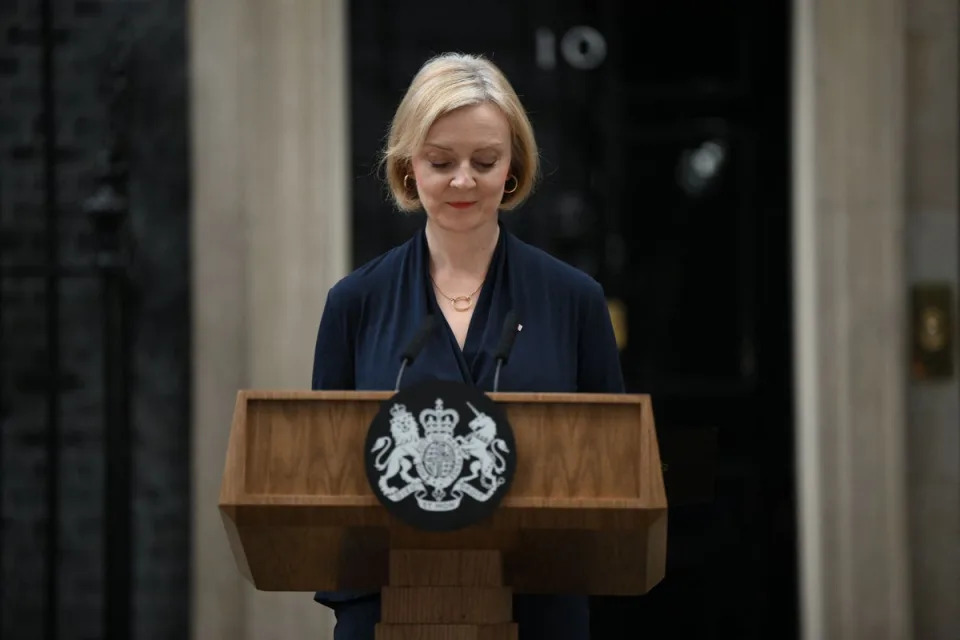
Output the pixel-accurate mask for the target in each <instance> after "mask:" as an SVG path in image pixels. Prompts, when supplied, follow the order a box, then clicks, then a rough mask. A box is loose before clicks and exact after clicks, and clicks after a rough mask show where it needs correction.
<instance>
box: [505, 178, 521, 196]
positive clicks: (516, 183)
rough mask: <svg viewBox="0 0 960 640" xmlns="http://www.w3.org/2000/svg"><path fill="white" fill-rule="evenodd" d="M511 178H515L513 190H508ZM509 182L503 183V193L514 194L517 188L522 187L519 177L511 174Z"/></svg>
mask: <svg viewBox="0 0 960 640" xmlns="http://www.w3.org/2000/svg"><path fill="white" fill-rule="evenodd" d="M510 178H513V188H512V189H507V182H510ZM507 182H504V183H503V192H504V193H513V192H514V191H516V190H517V187H519V186H520V181H519V180H517V176H515V175H513V174H512V173H511V174H510V175H509V176H507Z"/></svg>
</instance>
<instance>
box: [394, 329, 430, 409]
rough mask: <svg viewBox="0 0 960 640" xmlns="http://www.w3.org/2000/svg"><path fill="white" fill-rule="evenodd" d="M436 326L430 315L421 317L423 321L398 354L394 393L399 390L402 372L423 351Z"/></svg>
mask: <svg viewBox="0 0 960 640" xmlns="http://www.w3.org/2000/svg"><path fill="white" fill-rule="evenodd" d="M435 324H436V321H435V319H434V317H433V315H432V314H429V313H428V314H427V315H425V316H424V317H423V321H422V322H421V323H420V326H419V327H417V332H416V333H415V334H413V338H411V339H410V342H408V343H407V346H406V347H405V348H404V350H403V351H401V352H400V372H399V373H397V384H396V388H394V391H399V390H400V380H401V379H402V378H403V372H404V370H405V369H406V368H407V365H408V364H411V363H412V362H413V361H414V360H415V359H416V357H417V356H418V355H419V354H420V351H421V350H422V349H423V345H424V344H425V343H426V342H427V338H429V337H430V333H431V332H432V331H433V326H434V325H435Z"/></svg>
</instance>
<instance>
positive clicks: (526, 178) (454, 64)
mask: <svg viewBox="0 0 960 640" xmlns="http://www.w3.org/2000/svg"><path fill="white" fill-rule="evenodd" d="M482 103H490V104H493V105H495V106H496V107H498V108H499V109H500V111H502V112H503V115H504V116H505V117H506V119H507V122H508V123H509V124H510V137H511V141H510V155H511V161H510V175H513V176H514V177H515V178H516V179H517V188H516V190H515V191H513V192H512V193H504V197H503V202H502V203H501V205H500V208H501V209H503V210H510V209H513V208H515V207H517V206H519V205H520V204H521V203H522V202H523V201H524V200H525V199H526V198H527V196H529V195H530V192H531V191H532V190H533V186H534V183H535V182H536V179H537V173H538V170H539V156H538V152H537V143H536V139H535V138H534V135H533V127H532V126H531V125H530V120H529V119H528V118H527V114H526V111H525V110H524V108H523V105H522V104H520V98H518V97H517V94H516V92H515V91H514V90H513V87H512V86H511V85H510V82H509V81H508V80H507V78H506V76H505V75H503V72H502V71H500V69H498V68H497V67H496V65H494V64H493V63H492V62H490V61H489V60H487V59H486V58H484V57H483V56H475V55H467V54H460V53H445V54H442V55H439V56H436V57H434V58H431V59H430V60H428V61H427V62H426V63H424V65H423V66H422V67H421V68H420V71H418V72H417V75H416V76H414V78H413V80H412V81H411V83H410V87H409V88H408V89H407V93H406V95H404V97H403V100H401V102H400V106H398V107H397V112H396V113H395V114H394V116H393V122H392V123H391V125H390V133H389V136H388V137H387V145H386V149H385V150H384V152H383V158H382V163H383V164H385V165H386V177H387V185H388V186H389V187H390V193H391V195H392V196H393V200H394V202H395V203H396V205H397V207H399V209H400V210H401V211H416V210H417V209H419V208H420V201H419V200H418V199H417V196H416V190H415V186H414V185H411V186H410V187H407V186H406V185H405V184H404V177H405V176H406V175H407V174H409V173H411V172H412V167H411V159H412V158H413V155H414V153H416V152H417V151H418V150H419V149H420V148H421V147H422V146H423V143H424V141H425V140H426V138H427V132H428V131H429V130H430V127H432V126H433V123H434V122H436V121H437V119H438V118H440V117H441V116H443V115H445V114H447V113H450V112H451V111H454V110H456V109H459V108H461V107H467V106H472V105H476V104H482Z"/></svg>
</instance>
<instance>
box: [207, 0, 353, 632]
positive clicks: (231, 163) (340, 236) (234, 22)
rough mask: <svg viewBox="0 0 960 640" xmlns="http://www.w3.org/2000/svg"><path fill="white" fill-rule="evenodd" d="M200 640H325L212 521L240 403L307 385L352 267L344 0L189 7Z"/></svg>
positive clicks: (324, 624) (220, 0)
mask: <svg viewBox="0 0 960 640" xmlns="http://www.w3.org/2000/svg"><path fill="white" fill-rule="evenodd" d="M189 11H190V13H189V24H190V35H189V43H190V68H191V92H192V137H193V172H192V174H193V226H192V244H193V248H192V260H193V299H192V305H193V309H192V313H193V487H194V488H193V499H194V506H193V520H194V528H193V534H194V544H193V559H192V563H193V581H192V587H193V595H192V614H193V623H192V634H193V637H195V638H198V639H199V638H203V639H205V640H206V639H210V638H225V639H226V638H229V639H230V640H238V639H243V638H251V639H253V638H256V639H257V640H260V639H261V638H278V639H279V638H316V639H321V638H324V637H330V635H329V634H330V629H331V628H332V616H331V615H330V613H329V611H328V610H327V609H326V608H325V607H322V606H321V605H317V604H314V603H313V602H312V596H311V594H308V593H283V594H276V593H262V592H257V591H255V590H254V589H253V588H252V587H250V586H249V584H248V583H247V582H246V581H245V580H243V579H242V578H241V577H240V576H239V573H238V571H237V568H236V564H235V562H234V560H233V558H232V556H231V555H230V552H229V548H228V546H227V541H226V538H225V535H224V531H223V525H222V523H221V521H220V517H219V514H218V512H217V497H218V493H219V488H220V478H221V474H222V471H223V461H224V453H225V451H226V439H227V435H228V431H229V425H230V418H231V414H232V410H233V401H234V397H235V394H236V391H237V390H238V389H241V388H270V389H279V388H301V389H306V388H309V385H310V366H311V363H312V359H313V346H314V339H315V337H316V329H317V324H318V322H319V319H320V313H321V311H322V305H323V301H324V298H325V295H326V291H327V289H328V288H329V287H330V286H331V285H332V284H333V283H334V282H335V281H336V280H337V279H339V278H340V277H342V276H343V275H344V274H345V273H346V270H347V266H348V257H349V237H348V220H349V216H348V208H349V192H348V184H349V183H348V178H347V176H348V173H349V154H348V133H347V108H346V103H347V92H346V76H345V70H346V60H347V58H346V55H347V54H346V52H347V43H346V40H345V25H344V20H345V12H344V6H343V3H342V1H341V0H324V1H323V2H316V1H314V0H276V1H271V2H264V1H262V0H192V2H190V9H189Z"/></svg>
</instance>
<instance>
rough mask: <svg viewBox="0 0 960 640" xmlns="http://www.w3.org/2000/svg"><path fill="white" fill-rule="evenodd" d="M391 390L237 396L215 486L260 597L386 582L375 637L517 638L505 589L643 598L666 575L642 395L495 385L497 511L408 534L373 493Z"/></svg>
mask: <svg viewBox="0 0 960 640" xmlns="http://www.w3.org/2000/svg"><path fill="white" fill-rule="evenodd" d="M392 395H393V394H392V393H390V392H354V391H351V392H347V391H299V392H270V391H241V392H239V393H238V395H237V403H236V409H235V412H234V416H233V425H232V426H231V431H230V441H229V445H228V449H227V456H226V466H225V469H224V474H223V484H222V488H221V493H220V511H221V515H222V516H223V521H224V524H225V526H226V529H227V533H228V536H229V539H230V544H231V546H232V549H233V554H234V557H235V558H236V560H237V564H238V566H239V568H240V570H241V571H242V572H243V574H244V575H245V576H246V577H247V578H248V579H249V580H250V581H251V582H252V583H253V585H254V586H255V587H256V588H257V589H260V590H266V591H308V592H312V591H318V590H319V591H331V590H339V589H369V590H371V591H376V590H378V589H380V590H381V594H382V604H381V607H382V608H381V623H380V625H379V626H378V628H377V638H378V639H379V640H410V639H416V640H434V639H440V638H443V639H445V640H458V639H467V638H469V639H481V638H482V639H490V640H494V639H500V638H504V639H506V638H516V637H517V632H516V625H515V624H514V623H513V622H512V605H511V600H512V593H513V592H529V593H579V594H609V595H637V594H643V593H646V592H647V591H648V590H650V588H652V587H653V586H654V585H656V584H657V583H658V582H659V581H660V580H661V579H662V578H663V575H664V569H665V559H666V540H667V500H666V495H665V493H664V485H663V476H662V472H661V467H660V455H659V451H658V448H657V439H656V433H655V430H654V422H653V411H652V408H651V403H650V398H649V397H648V396H645V395H607V394H541V393H493V394H490V397H491V399H493V400H494V401H495V402H498V403H500V404H501V406H502V407H503V408H504V410H505V412H506V415H507V419H508V420H509V422H510V424H511V426H512V428H513V432H514V437H515V438H516V448H517V468H516V473H515V476H514V479H513V484H512V485H511V487H510V490H509V493H508V494H507V495H506V496H505V497H504V498H503V501H502V502H501V504H500V506H499V508H498V509H497V511H495V512H494V515H493V517H492V518H490V519H489V520H488V521H486V522H483V523H482V524H477V525H473V526H471V527H468V528H466V529H462V530H459V531H453V532H443V533H438V532H425V531H420V530H416V529H413V528H411V527H409V526H407V525H405V524H403V523H401V522H400V521H398V520H397V519H395V518H394V517H393V516H391V515H390V514H389V513H388V512H387V511H386V509H385V508H384V507H383V506H382V505H381V504H380V503H379V501H378V500H377V498H376V497H375V496H374V494H373V492H372V491H371V490H370V486H369V484H368V480H367V477H366V472H365V468H364V454H363V447H364V445H365V438H366V435H367V429H368V427H369V425H370V422H371V421H372V420H373V418H374V416H375V415H376V413H377V411H379V409H380V404H381V402H382V401H384V400H386V399H388V398H390V397H391V396H392Z"/></svg>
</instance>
